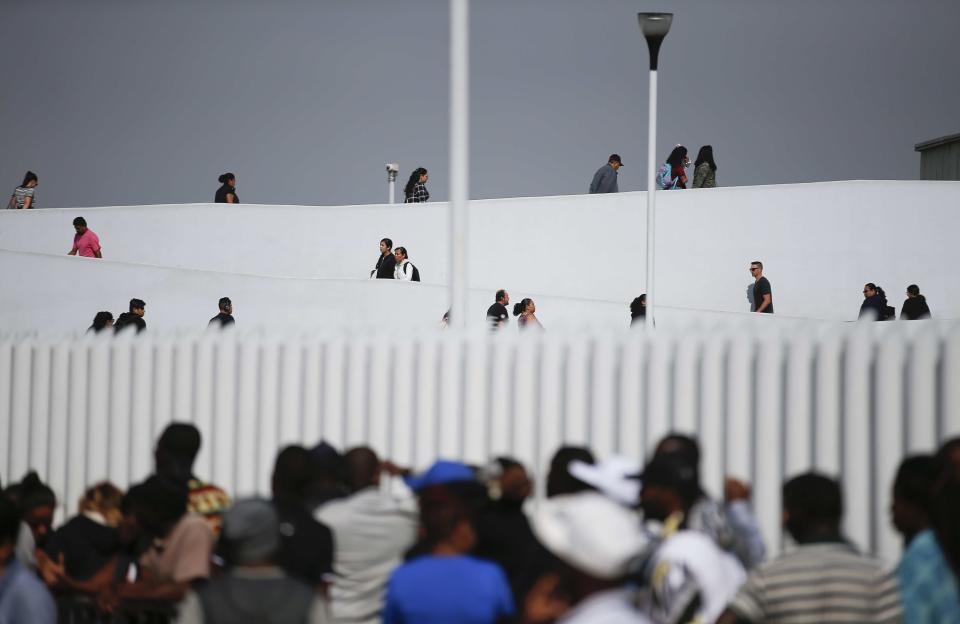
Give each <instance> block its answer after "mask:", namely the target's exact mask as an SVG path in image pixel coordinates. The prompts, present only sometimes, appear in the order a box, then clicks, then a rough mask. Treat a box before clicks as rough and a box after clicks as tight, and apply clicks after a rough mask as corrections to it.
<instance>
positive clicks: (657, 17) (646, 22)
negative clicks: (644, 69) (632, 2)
mask: <svg viewBox="0 0 960 624" xmlns="http://www.w3.org/2000/svg"><path fill="white" fill-rule="evenodd" d="M637 20H638V21H639V22H640V30H641V31H642V32H643V36H644V37H645V38H646V39H647V47H648V48H649V49H650V70H651V71H655V70H656V69H657V59H658V57H659V56H660V44H661V43H663V39H664V37H666V36H667V33H668V32H670V24H672V23H673V13H637Z"/></svg>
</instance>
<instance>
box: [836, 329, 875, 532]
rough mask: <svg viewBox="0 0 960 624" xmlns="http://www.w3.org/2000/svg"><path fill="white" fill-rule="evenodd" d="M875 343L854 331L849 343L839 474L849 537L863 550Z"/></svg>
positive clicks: (870, 474) (867, 522) (867, 512)
mask: <svg viewBox="0 0 960 624" xmlns="http://www.w3.org/2000/svg"><path fill="white" fill-rule="evenodd" d="M872 349H873V343H872V341H871V340H870V338H869V336H867V334H866V333H865V332H854V333H853V334H852V335H851V337H850V339H849V340H848V342H847V354H846V361H845V365H844V380H845V382H844V397H843V399H844V401H843V412H844V420H843V428H844V437H843V452H842V457H843V471H842V473H841V474H840V475H839V476H840V480H841V482H842V484H843V494H844V502H845V503H846V504H845V505H844V510H845V512H846V513H844V528H845V531H846V535H847V536H848V537H849V538H850V539H851V540H853V541H854V543H855V544H856V545H857V547H858V548H860V549H861V550H869V549H870V542H871V528H872V525H871V522H870V516H871V513H872V510H871V508H870V492H871V485H872V484H871V478H872V477H873V470H872V465H871V457H870V455H871V453H870V451H871V449H870V439H871V434H872V431H871V427H872V423H871V407H872V390H873V388H872V384H871V376H870V367H871V365H872V364H873V361H872V360H873V358H872V353H871V352H872Z"/></svg>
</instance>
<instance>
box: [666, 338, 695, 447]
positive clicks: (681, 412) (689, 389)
mask: <svg viewBox="0 0 960 624" xmlns="http://www.w3.org/2000/svg"><path fill="white" fill-rule="evenodd" d="M700 349H701V344H700V341H699V340H698V339H696V338H693V337H690V336H685V337H683V338H681V339H680V340H679V341H678V342H677V354H676V358H675V362H674V370H675V371H676V373H675V380H676V381H675V383H674V387H673V405H674V414H673V427H672V428H673V429H675V430H677V431H689V432H696V431H697V410H698V406H699V404H700V394H701V386H700V384H699V383H698V381H699V380H698V376H699V371H700V355H701V354H700Z"/></svg>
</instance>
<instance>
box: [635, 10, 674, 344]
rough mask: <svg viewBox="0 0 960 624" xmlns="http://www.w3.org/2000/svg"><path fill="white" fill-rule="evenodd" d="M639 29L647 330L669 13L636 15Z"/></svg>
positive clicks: (650, 327)
mask: <svg viewBox="0 0 960 624" xmlns="http://www.w3.org/2000/svg"><path fill="white" fill-rule="evenodd" d="M637 19H638V20H639V21H640V30H641V32H643V36H644V38H645V39H646V40H647V48H649V50H650V108H649V116H648V121H649V123H648V127H647V315H646V326H647V330H648V331H652V330H653V328H654V324H653V323H654V319H653V310H654V308H653V306H654V292H653V290H654V284H653V282H654V271H653V268H654V266H653V263H654V245H655V237H654V223H655V216H656V212H655V209H656V197H657V193H656V188H657V184H656V179H655V178H656V175H657V155H656V153H655V152H656V149H657V59H658V57H659V56H660V44H661V43H663V40H664V38H665V37H666V36H667V33H668V32H670V24H671V23H672V22H673V13H637Z"/></svg>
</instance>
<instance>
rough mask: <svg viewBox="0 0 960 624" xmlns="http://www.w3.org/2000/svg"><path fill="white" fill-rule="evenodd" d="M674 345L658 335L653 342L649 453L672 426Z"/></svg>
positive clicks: (648, 376) (650, 380)
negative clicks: (671, 384) (653, 445)
mask: <svg viewBox="0 0 960 624" xmlns="http://www.w3.org/2000/svg"><path fill="white" fill-rule="evenodd" d="M674 344H675V343H674V342H673V340H671V339H670V338H669V337H664V336H657V337H655V338H654V339H653V340H652V341H651V342H650V346H651V351H650V354H649V355H650V358H649V359H648V360H647V363H648V369H647V389H648V394H647V418H646V421H647V447H648V448H647V452H652V451H653V448H652V446H651V445H652V444H655V443H656V441H657V440H659V439H660V438H662V437H663V436H664V435H666V434H667V433H669V432H670V430H671V428H672V423H673V414H672V413H671V409H670V407H671V404H672V399H673V397H672V389H671V386H670V383H671V376H672V374H673V371H672V370H671V369H672V367H673V353H672V349H673V347H674ZM688 433H689V432H688Z"/></svg>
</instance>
